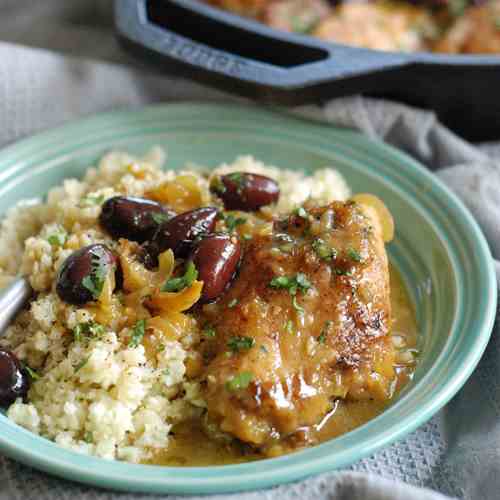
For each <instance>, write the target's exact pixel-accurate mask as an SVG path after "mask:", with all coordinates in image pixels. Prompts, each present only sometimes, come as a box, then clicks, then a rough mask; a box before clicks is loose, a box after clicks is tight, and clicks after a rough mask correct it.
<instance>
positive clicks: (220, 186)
mask: <svg viewBox="0 0 500 500" xmlns="http://www.w3.org/2000/svg"><path fill="white" fill-rule="evenodd" d="M210 189H211V190H212V191H215V192H216V193H219V194H223V193H225V192H226V191H227V188H226V186H225V185H224V182H223V181H222V179H221V177H220V176H218V175H217V176H216V177H214V178H213V179H212V181H211V182H210Z"/></svg>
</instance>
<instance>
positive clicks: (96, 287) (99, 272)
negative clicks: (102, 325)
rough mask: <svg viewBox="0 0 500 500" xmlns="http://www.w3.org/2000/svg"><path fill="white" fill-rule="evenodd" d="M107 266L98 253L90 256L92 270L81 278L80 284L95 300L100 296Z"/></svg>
mask: <svg viewBox="0 0 500 500" xmlns="http://www.w3.org/2000/svg"><path fill="white" fill-rule="evenodd" d="M108 267H109V266H108V264H107V263H106V261H105V259H104V258H101V257H100V256H99V255H93V256H92V270H91V272H90V274H88V275H87V276H85V278H83V279H82V285H83V286H84V287H85V288H86V289H87V290H88V291H89V292H90V293H91V294H92V297H93V298H94V300H97V299H98V298H99V297H100V296H101V293H102V289H103V287H104V282H105V281H106V275H107V273H108Z"/></svg>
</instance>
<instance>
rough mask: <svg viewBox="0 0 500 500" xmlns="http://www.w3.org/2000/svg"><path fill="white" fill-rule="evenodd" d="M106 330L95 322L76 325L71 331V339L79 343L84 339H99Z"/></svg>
mask: <svg viewBox="0 0 500 500" xmlns="http://www.w3.org/2000/svg"><path fill="white" fill-rule="evenodd" d="M105 331H106V328H104V326H103V325H100V324H99V323H96V322H95V321H87V322H86V323H78V325H76V326H75V328H74V329H73V337H74V340H75V342H81V341H82V339H83V338H84V337H85V338H87V337H97V338H99V337H101V336H102V335H103V334H104V332H105Z"/></svg>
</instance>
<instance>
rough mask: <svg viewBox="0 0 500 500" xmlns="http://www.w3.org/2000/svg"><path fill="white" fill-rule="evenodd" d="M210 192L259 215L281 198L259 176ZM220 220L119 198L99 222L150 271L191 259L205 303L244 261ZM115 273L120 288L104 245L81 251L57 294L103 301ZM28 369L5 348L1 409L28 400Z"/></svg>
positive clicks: (231, 180)
mask: <svg viewBox="0 0 500 500" xmlns="http://www.w3.org/2000/svg"><path fill="white" fill-rule="evenodd" d="M211 189H212V191H213V192H214V193H216V194H217V195H218V196H219V197H220V198H221V199H222V201H223V202H224V206H225V208H227V209H229V210H244V211H253V210H258V209H259V208H260V207H262V206H265V205H268V204H270V203H274V202H276V201H277V200H278V197H279V188H278V185H277V184H276V183H275V182H274V181H273V180H271V179H269V178H267V177H264V176H261V175H254V174H245V173H235V174H228V175H225V176H222V177H219V178H217V179H216V181H215V182H214V183H212V185H211ZM218 215H219V211H218V209H217V208H215V207H204V208H199V209H197V210H192V211H190V212H185V213H182V214H179V215H177V214H175V213H174V212H172V211H171V210H168V209H166V208H165V207H163V206H162V205H160V204H159V203H157V202H155V201H152V200H148V199H144V198H133V197H125V196H117V197H115V198H111V199H109V200H107V201H106V202H105V203H104V204H103V206H102V210H101V214H100V217H99V222H100V224H101V225H102V227H103V228H104V229H105V230H106V231H107V232H108V233H109V234H110V235H111V236H112V237H113V238H116V239H118V238H126V239H128V240H131V241H136V242H137V243H140V244H142V250H143V253H142V256H143V260H144V264H145V265H146V266H147V267H149V268H154V267H156V266H157V264H158V256H159V255H160V254H161V253H162V252H164V251H165V250H167V249H169V248H170V249H172V251H173V252H174V254H175V256H176V257H179V258H186V259H189V260H191V261H192V262H193V263H194V265H195V266H196V268H197V270H198V276H199V279H200V280H202V281H203V282H204V286H203V291H202V296H201V298H200V301H201V302H202V303H203V302H205V303H206V302H210V301H213V300H215V299H217V298H218V297H219V296H220V295H221V294H222V293H223V292H224V290H225V289H226V288H227V287H228V286H229V284H230V283H231V280H232V279H233V277H234V276H235V274H236V271H237V268H238V264H239V262H240V259H241V243H240V241H239V239H238V238H237V237H236V236H235V235H230V234H227V233H215V232H214V230H215V224H216V221H217V216H218ZM110 271H112V272H114V273H115V282H116V285H117V286H118V287H120V286H121V271H120V264H119V260H118V258H117V256H116V255H115V254H114V253H113V252H112V251H111V250H110V249H109V248H108V247H107V246H106V245H102V244H94V245H89V246H87V247H84V248H81V249H80V250H78V251H76V252H74V253H73V254H71V255H70V256H69V257H68V258H67V259H66V260H65V261H64V263H63V265H62V266H61V269H60V270H59V274H58V277H57V283H56V291H57V294H58V295H59V297H60V298H61V299H62V300H64V301H65V302H67V303H69V304H74V305H83V304H86V303H87V302H90V301H92V300H95V299H97V298H98V296H99V293H100V287H101V288H102V285H103V277H104V276H107V274H108V273H109V272H110ZM28 370H29V368H27V367H23V366H22V364H21V362H20V361H19V360H18V359H17V357H16V355H15V354H14V353H12V352H11V351H9V350H6V349H0V406H8V405H10V404H11V403H13V402H14V401H15V400H16V398H18V397H21V398H25V397H26V394H27V392H28V389H29V385H30V375H29V373H28Z"/></svg>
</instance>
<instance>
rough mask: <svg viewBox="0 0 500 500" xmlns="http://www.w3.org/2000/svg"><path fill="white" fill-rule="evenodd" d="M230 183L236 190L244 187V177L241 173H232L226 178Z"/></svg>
mask: <svg viewBox="0 0 500 500" xmlns="http://www.w3.org/2000/svg"><path fill="white" fill-rule="evenodd" d="M226 177H227V178H228V179H229V180H230V181H231V182H234V183H235V184H236V186H237V187H238V190H240V189H242V188H244V187H245V176H244V175H243V174H242V173H241V172H234V173H232V174H228V175H227V176H226Z"/></svg>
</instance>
